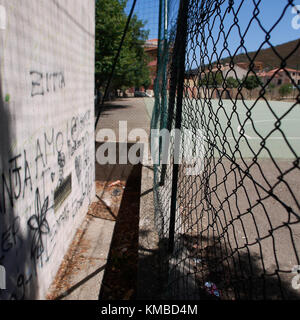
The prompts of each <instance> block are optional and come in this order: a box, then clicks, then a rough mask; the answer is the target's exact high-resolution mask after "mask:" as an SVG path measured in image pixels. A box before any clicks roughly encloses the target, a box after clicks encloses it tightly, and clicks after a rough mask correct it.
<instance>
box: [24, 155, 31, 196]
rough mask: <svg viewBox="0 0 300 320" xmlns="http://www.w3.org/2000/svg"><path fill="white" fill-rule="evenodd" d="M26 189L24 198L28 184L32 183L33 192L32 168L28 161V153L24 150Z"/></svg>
mask: <svg viewBox="0 0 300 320" xmlns="http://www.w3.org/2000/svg"><path fill="white" fill-rule="evenodd" d="M24 170H25V173H24V176H25V177H24V188H23V198H24V196H25V189H26V187H27V182H28V181H29V182H30V190H31V191H32V180H31V173H30V168H29V164H28V161H27V159H26V151H25V150H24Z"/></svg>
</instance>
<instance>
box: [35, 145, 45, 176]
mask: <svg viewBox="0 0 300 320" xmlns="http://www.w3.org/2000/svg"><path fill="white" fill-rule="evenodd" d="M39 159H42V162H43V166H44V167H45V166H46V164H45V161H44V155H43V153H42V149H41V145H40V140H39V139H37V142H36V158H35V162H36V178H38V172H39V168H38V167H39V165H38V162H39Z"/></svg>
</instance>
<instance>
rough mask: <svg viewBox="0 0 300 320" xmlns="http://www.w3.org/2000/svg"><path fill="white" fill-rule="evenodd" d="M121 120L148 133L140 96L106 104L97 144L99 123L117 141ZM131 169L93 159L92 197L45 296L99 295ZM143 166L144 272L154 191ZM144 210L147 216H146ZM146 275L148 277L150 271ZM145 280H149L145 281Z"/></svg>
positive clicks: (150, 176)
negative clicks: (87, 210)
mask: <svg viewBox="0 0 300 320" xmlns="http://www.w3.org/2000/svg"><path fill="white" fill-rule="evenodd" d="M119 121H127V126H128V132H130V131H131V130H132V129H137V128H142V129H144V130H145V131H146V132H148V133H149V130H150V129H149V125H150V116H149V113H148V111H147V108H146V105H145V102H144V99H143V98H130V99H120V100H118V101H114V102H110V103H108V104H106V106H105V108H104V110H103V111H102V113H101V117H100V121H99V123H98V126H97V130H96V150H97V148H98V146H99V145H100V144H101V143H103V141H101V140H100V139H98V140H97V132H98V131H99V130H100V129H112V130H113V131H114V132H115V133H116V142H119V140H120V139H119V133H120V134H121V138H123V139H124V134H125V132H119ZM132 169H133V166H132V165H130V164H126V165H119V164H116V165H104V166H103V165H99V164H98V163H96V182H95V183H96V199H95V202H94V203H92V205H91V206H90V209H89V212H88V214H87V217H86V219H85V221H84V222H83V224H82V226H81V227H80V228H79V230H78V232H77V234H76V236H75V238H74V240H73V243H72V245H71V246H70V248H69V251H68V253H67V255H66V257H65V259H64V261H63V263H62V265H61V268H60V270H59V272H58V274H57V277H56V279H55V281H54V283H53V285H52V287H51V289H50V291H49V295H48V299H64V300H98V299H99V293H100V289H101V283H102V279H103V275H104V272H105V267H106V264H107V259H108V254H109V250H110V244H111V241H112V237H113V233H114V228H115V224H116V220H117V219H118V212H119V209H120V205H121V201H122V197H123V194H124V189H125V186H126V182H127V180H128V177H129V176H130V173H131V171H132ZM142 172H143V174H142V175H143V176H142V191H141V192H142V195H141V210H142V211H143V212H142V213H141V214H140V216H141V222H140V230H142V231H145V230H146V231H147V232H142V233H141V234H142V235H141V236H140V241H139V242H140V244H141V246H142V247H143V249H142V251H139V255H141V258H142V259H140V261H141V263H140V266H139V267H140V270H142V271H143V272H144V271H146V270H147V267H146V269H145V263H146V262H147V265H149V266H148V268H151V269H152V270H153V268H152V266H151V265H150V264H149V260H151V259H149V258H148V259H144V253H145V251H144V250H147V248H149V249H152V248H153V243H155V242H156V241H157V237H156V236H155V232H154V233H153V232H150V229H151V228H153V225H152V226H151V223H152V222H151V221H152V220H153V201H152V199H153V198H152V197H153V195H152V192H151V188H152V181H153V174H152V171H151V170H150V169H147V168H144V169H143V171H142ZM145 173H146V174H145ZM116 181H119V183H118V184H117V185H114V186H111V183H113V182H116ZM143 193H144V195H143ZM147 216H149V217H150V218H147ZM149 234H151V241H150V242H149V241H148V240H149V239H148V240H147V239H146V238H148V237H149ZM147 235H148V236H147ZM154 246H155V245H154ZM148 256H149V254H148ZM146 272H147V271H146ZM152 274H153V272H152ZM139 278H143V276H141V277H140V276H139ZM147 279H148V280H149V277H148V278H147ZM141 281H142V282H141ZM141 281H140V284H139V290H138V292H139V293H140V296H144V294H143V292H142V291H143V289H142V291H141V289H140V288H143V287H144V285H143V280H141ZM147 282H148V283H149V281H147ZM150 283H151V279H150ZM149 289H150V288H148V290H149ZM148 296H149V294H148Z"/></svg>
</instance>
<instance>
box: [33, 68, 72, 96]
mask: <svg viewBox="0 0 300 320" xmlns="http://www.w3.org/2000/svg"><path fill="white" fill-rule="evenodd" d="M30 75H31V77H32V89H31V96H32V97H35V96H37V95H42V96H43V95H44V94H45V92H47V93H49V92H56V91H57V89H58V88H59V89H63V88H64V87H65V86H66V83H65V76H64V73H63V72H52V73H49V72H47V73H42V72H38V71H30Z"/></svg>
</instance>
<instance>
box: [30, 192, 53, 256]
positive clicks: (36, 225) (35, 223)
mask: <svg viewBox="0 0 300 320" xmlns="http://www.w3.org/2000/svg"><path fill="white" fill-rule="evenodd" d="M48 210H49V197H47V198H46V199H45V201H44V203H43V205H41V198H40V192H39V189H37V190H36V193H35V214H34V215H33V216H31V217H30V219H29V220H28V222H27V224H28V226H29V228H30V230H31V231H32V233H33V237H32V243H31V258H32V259H35V260H38V259H39V258H40V257H41V256H42V254H43V252H44V250H45V248H44V242H43V235H47V234H49V233H50V227H49V224H48V221H47V218H46V215H47V212H48Z"/></svg>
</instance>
